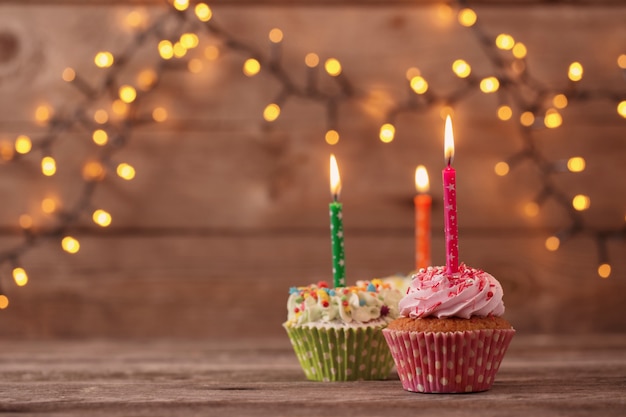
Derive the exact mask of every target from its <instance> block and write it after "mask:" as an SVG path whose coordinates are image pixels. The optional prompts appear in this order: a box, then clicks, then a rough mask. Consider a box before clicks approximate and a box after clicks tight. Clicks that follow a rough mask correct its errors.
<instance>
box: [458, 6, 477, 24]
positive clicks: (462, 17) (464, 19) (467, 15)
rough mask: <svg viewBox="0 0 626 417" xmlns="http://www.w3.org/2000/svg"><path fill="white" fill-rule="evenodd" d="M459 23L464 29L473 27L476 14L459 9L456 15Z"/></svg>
mask: <svg viewBox="0 0 626 417" xmlns="http://www.w3.org/2000/svg"><path fill="white" fill-rule="evenodd" d="M458 19H459V23H460V24H461V25H463V26H465V27H471V26H474V23H476V20H477V19H478V17H477V16H476V12H475V11H473V10H472V9H468V8H465V9H461V10H460V11H459V15H458Z"/></svg>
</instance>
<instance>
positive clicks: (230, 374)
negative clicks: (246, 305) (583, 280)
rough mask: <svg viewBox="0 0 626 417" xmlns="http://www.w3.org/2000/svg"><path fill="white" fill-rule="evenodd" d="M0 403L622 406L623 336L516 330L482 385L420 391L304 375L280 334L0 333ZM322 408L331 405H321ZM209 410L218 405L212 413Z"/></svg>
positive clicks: (469, 408) (96, 407) (134, 409)
mask: <svg viewBox="0 0 626 417" xmlns="http://www.w3.org/2000/svg"><path fill="white" fill-rule="evenodd" d="M0 369H2V375H3V378H2V380H1V381H0V412H4V413H9V414H10V413H20V414H24V413H27V414H30V415H38V414H41V415H43V414H46V415H50V414H52V415H85V414H89V415H107V416H117V415H120V416H121V415H131V414H132V415H133V416H144V415H145V416H148V415H155V413H156V414H166V415H170V416H187V415H198V414H202V413H204V415H207V414H206V413H211V415H213V413H219V414H220V415H224V414H225V413H228V414H230V415H250V416H269V415H271V416H276V415H300V416H309V415H325V414H329V413H330V414H332V415H336V416H353V415H383V414H386V415H388V414H389V413H392V414H393V415H396V416H409V415H410V416H413V415H415V414H416V412H418V411H419V412H421V413H428V412H436V413H437V415H439V416H466V415H468V416H469V415H476V413H480V415H484V416H492V415H493V416H496V415H498V416H499V415H504V414H506V415H510V416H518V415H519V416H522V415H524V416H527V415H532V416H538V417H540V416H560V415H563V416H565V415H567V416H587V415H603V416H609V417H610V416H623V415H624V413H625V412H626V395H625V392H626V335H604V336H598V337H556V336H528V335H518V336H516V338H515V339H514V342H513V343H512V345H511V348H510V351H509V352H508V354H507V357H506V358H505V360H504V362H503V363H502V367H501V369H500V372H499V374H498V377H497V379H496V382H495V384H494V386H493V388H492V389H491V390H490V391H488V392H485V393H477V394H471V395H426V394H414V393H408V392H405V391H403V390H402V389H401V387H400V382H399V380H398V378H397V376H395V374H393V375H392V376H391V378H390V379H389V380H387V381H365V382H345V383H319V382H309V381H306V380H305V379H304V376H303V374H302V372H301V370H300V368H299V366H298V365H297V362H296V359H295V356H294V355H293V353H292V352H291V348H290V346H289V343H288V341H287V340H286V338H285V339H270V340H256V341H232V342H228V343H219V342H215V341H206V342H185V341H176V342H173V341H167V342H165V341H160V342H117V343H116V342H102V341H89V342H43V343H35V342H4V343H3V346H2V350H1V352H0ZM331 411H332V412H331ZM215 415H218V414H215Z"/></svg>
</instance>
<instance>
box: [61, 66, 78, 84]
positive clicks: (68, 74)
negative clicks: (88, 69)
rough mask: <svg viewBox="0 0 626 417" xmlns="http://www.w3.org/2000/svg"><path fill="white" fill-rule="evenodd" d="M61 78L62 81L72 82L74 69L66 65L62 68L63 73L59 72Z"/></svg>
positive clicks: (74, 74)
mask: <svg viewBox="0 0 626 417" xmlns="http://www.w3.org/2000/svg"><path fill="white" fill-rule="evenodd" d="M61 78H63V81H67V82H68V83H69V82H72V81H74V79H75V78H76V71H74V69H73V68H70V67H67V68H65V69H64V70H63V74H61Z"/></svg>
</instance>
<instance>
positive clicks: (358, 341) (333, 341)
mask: <svg viewBox="0 0 626 417" xmlns="http://www.w3.org/2000/svg"><path fill="white" fill-rule="evenodd" d="M284 327H285V329H286V330H287V334H288V335H289V339H290V340H291V345H292V346H293V350H294V352H295V354H296V357H297V358H298V361H299V362H300V366H301V367H302V370H303V371H304V374H305V375H306V377H307V379H309V380H311V381H358V380H379V379H387V377H388V376H389V372H390V371H391V369H392V367H393V358H392V357H391V353H390V352H389V348H388V347H387V343H386V342H385V338H384V336H383V334H382V326H379V327H359V328H356V327H355V328H315V327H304V326H292V327H290V326H284Z"/></svg>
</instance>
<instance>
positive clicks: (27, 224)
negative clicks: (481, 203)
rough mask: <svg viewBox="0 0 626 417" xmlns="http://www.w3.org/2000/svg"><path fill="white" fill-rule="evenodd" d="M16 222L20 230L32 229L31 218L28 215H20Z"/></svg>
mask: <svg viewBox="0 0 626 417" xmlns="http://www.w3.org/2000/svg"><path fill="white" fill-rule="evenodd" d="M18 222H19V224H20V227H21V228H22V229H30V228H31V227H33V218H32V217H31V216H30V215H28V214H22V215H20V218H19V220H18Z"/></svg>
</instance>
